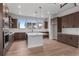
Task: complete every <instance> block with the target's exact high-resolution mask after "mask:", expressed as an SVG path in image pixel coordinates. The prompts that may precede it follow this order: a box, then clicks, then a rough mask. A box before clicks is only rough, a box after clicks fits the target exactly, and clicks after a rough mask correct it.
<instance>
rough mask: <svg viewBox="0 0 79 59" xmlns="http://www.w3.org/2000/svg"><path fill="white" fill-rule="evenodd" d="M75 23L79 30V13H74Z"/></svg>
mask: <svg viewBox="0 0 79 59" xmlns="http://www.w3.org/2000/svg"><path fill="white" fill-rule="evenodd" d="M74 23H75V27H76V28H79V12H76V13H74Z"/></svg>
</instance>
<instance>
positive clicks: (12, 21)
mask: <svg viewBox="0 0 79 59" xmlns="http://www.w3.org/2000/svg"><path fill="white" fill-rule="evenodd" d="M11 23H12V28H17V19H14V18H11Z"/></svg>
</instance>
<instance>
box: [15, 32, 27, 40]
mask: <svg viewBox="0 0 79 59" xmlns="http://www.w3.org/2000/svg"><path fill="white" fill-rule="evenodd" d="M24 39H26V34H25V33H23V32H22V33H21V32H17V33H15V34H14V40H24Z"/></svg>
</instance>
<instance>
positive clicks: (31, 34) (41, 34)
mask: <svg viewBox="0 0 79 59" xmlns="http://www.w3.org/2000/svg"><path fill="white" fill-rule="evenodd" d="M27 34H28V35H43V33H27Z"/></svg>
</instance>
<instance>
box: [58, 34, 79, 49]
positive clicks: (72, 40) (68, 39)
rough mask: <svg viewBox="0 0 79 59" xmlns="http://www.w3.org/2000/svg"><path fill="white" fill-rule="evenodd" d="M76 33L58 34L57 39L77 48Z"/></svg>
mask: <svg viewBox="0 0 79 59" xmlns="http://www.w3.org/2000/svg"><path fill="white" fill-rule="evenodd" d="M78 39H79V38H78V35H69V34H58V41H59V42H63V43H65V44H68V45H71V46H74V47H77V48H78Z"/></svg>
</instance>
